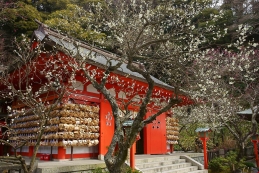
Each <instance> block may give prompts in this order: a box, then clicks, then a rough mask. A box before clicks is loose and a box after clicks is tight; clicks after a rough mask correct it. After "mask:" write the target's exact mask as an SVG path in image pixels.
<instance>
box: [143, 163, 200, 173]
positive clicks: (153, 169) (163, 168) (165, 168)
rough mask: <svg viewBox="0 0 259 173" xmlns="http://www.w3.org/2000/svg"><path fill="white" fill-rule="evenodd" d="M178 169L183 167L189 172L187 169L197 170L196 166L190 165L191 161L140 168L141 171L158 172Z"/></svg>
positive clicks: (146, 172) (145, 172)
mask: <svg viewBox="0 0 259 173" xmlns="http://www.w3.org/2000/svg"><path fill="white" fill-rule="evenodd" d="M179 169H184V170H185V172H189V171H194V170H198V167H197V166H191V163H186V162H184V163H177V164H172V165H165V166H157V167H150V168H144V169H140V170H141V172H143V173H158V172H167V171H174V170H179ZM175 173H176V172H175Z"/></svg>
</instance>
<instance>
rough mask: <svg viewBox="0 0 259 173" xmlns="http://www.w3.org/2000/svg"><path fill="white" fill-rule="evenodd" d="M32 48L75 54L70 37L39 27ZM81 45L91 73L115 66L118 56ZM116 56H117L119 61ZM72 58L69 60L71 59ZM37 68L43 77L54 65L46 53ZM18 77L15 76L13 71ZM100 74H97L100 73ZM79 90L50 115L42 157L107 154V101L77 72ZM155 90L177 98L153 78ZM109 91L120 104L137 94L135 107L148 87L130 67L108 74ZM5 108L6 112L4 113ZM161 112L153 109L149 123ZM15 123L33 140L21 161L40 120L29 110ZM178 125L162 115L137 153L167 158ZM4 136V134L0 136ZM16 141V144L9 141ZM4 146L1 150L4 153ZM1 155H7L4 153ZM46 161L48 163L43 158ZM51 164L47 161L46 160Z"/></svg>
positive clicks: (15, 118) (146, 133)
mask: <svg viewBox="0 0 259 173" xmlns="http://www.w3.org/2000/svg"><path fill="white" fill-rule="evenodd" d="M33 39H35V40H37V41H35V42H34V43H33V46H34V47H35V46H36V45H37V44H38V43H40V42H45V44H46V46H49V47H51V46H56V45H59V46H65V47H66V48H67V49H70V50H73V44H74V43H72V42H71V41H70V38H69V37H67V36H64V35H62V34H60V33H58V32H56V31H55V30H52V29H51V28H49V27H47V26H46V25H44V24H42V23H39V27H38V29H37V30H35V31H34V34H33ZM76 42H78V44H80V45H81V47H80V49H81V51H82V52H84V53H85V54H89V53H90V54H93V55H94V56H95V58H93V59H91V60H89V61H88V65H91V68H93V69H97V71H98V70H101V69H103V68H104V67H105V65H106V64H107V61H108V60H110V61H112V62H116V58H114V56H116V55H114V53H111V52H108V51H106V50H103V49H100V48H97V47H93V46H91V45H89V44H87V43H84V42H81V41H79V40H77V41H76ZM60 55H62V56H67V55H66V53H65V52H63V51H62V50H61V49H59V51H58V52H56V55H51V57H52V58H55V56H60ZM116 57H117V56H116ZM70 58H71V57H70ZM34 60H35V66H36V69H37V71H36V72H35V73H38V76H41V75H40V74H41V73H42V71H41V66H42V65H43V64H44V63H46V62H49V61H51V58H50V57H47V55H46V53H45V52H42V53H41V54H39V55H38V56H37V57H35V59H34ZM14 73H15V72H14ZM96 75H97V74H96ZM75 79H76V83H75V84H74V85H73V87H74V88H75V89H73V90H71V91H69V92H68V93H69V94H66V95H65V96H64V99H63V100H64V102H63V103H62V104H60V105H59V106H58V107H57V108H56V110H53V111H52V112H51V113H50V120H49V121H50V123H49V125H48V126H47V127H46V129H45V133H44V136H43V138H42V142H41V143H40V144H41V146H40V148H39V151H38V154H37V156H38V157H42V156H49V155H51V158H52V159H55V160H65V159H71V158H73V159H78V158H100V159H102V158H103V156H104V155H105V154H106V152H107V149H108V146H109V144H110V142H111V139H112V136H113V133H114V128H115V125H114V119H113V116H112V109H111V106H110V104H109V102H108V101H107V100H106V99H105V98H104V96H103V95H102V94H101V93H100V92H99V91H98V90H96V89H95V88H94V87H93V85H92V84H91V83H90V82H88V81H87V80H86V79H85V78H84V77H82V76H81V75H80V74H78V73H77V75H76V76H75ZM153 80H154V82H155V88H154V91H153V96H152V97H154V98H160V97H163V98H166V99H169V98H170V96H172V94H174V93H173V87H172V86H170V85H168V84H166V83H164V82H162V81H160V80H158V79H156V78H153ZM105 86H106V88H107V89H109V92H110V93H111V94H112V95H113V96H114V97H116V100H123V99H127V96H126V92H128V91H129V90H128V88H131V89H133V93H135V96H134V99H133V101H134V102H136V104H135V105H140V104H138V102H139V101H140V99H139V97H138V96H139V95H141V94H145V91H146V89H147V87H148V84H147V82H146V81H145V79H144V78H143V77H142V76H141V75H140V74H138V73H135V72H132V71H130V70H129V69H127V67H126V64H125V63H124V64H122V65H121V67H120V68H119V69H118V70H116V71H114V72H112V73H111V74H110V78H109V80H108V81H107V83H106V84H105ZM180 98H181V100H182V102H181V103H180V104H179V105H186V104H191V103H192V101H191V100H190V99H188V98H187V97H186V96H184V95H180ZM47 99H48V100H50V101H51V100H53V99H55V96H54V95H49V96H48V98H47ZM11 106H12V109H22V108H23V107H24V104H23V103H22V102H21V101H19V100H16V101H14V102H13V103H12V105H11ZM2 109H6V107H5V108H2ZM130 109H131V113H132V117H134V115H136V114H137V110H138V108H137V106H132V107H130ZM157 111H158V110H157V109H155V108H154V107H149V110H148V113H147V114H146V118H147V117H148V116H150V115H151V114H154V113H156V112H157ZM9 118H10V119H13V120H11V121H12V122H13V124H12V128H14V129H16V130H17V131H18V134H19V135H18V136H20V137H23V138H26V139H28V140H29V142H28V143H27V145H26V146H23V147H22V148H21V149H20V150H19V154H21V155H23V156H28V157H30V156H32V153H33V148H34V144H35V141H36V140H35V138H34V136H35V135H34V134H35V133H36V131H37V128H38V127H37V120H38V116H37V115H34V114H33V113H32V112H30V111H27V113H26V114H20V115H19V114H14V115H12V116H9ZM178 130H179V129H178V121H177V120H176V119H175V118H173V116H172V113H170V112H167V113H163V114H161V115H160V116H158V117H157V118H156V120H155V121H153V122H152V123H150V124H148V125H147V126H145V127H144V128H143V130H142V131H141V132H140V140H138V141H137V143H136V154H165V153H167V152H168V151H170V145H173V144H176V143H177V140H178V134H179V132H178ZM0 135H1V134H0ZM10 140H11V141H12V140H13V142H15V138H14V139H10ZM2 149H3V146H1V145H0V151H2ZM0 154H3V153H0ZM41 159H44V158H41ZM47 159H49V157H47Z"/></svg>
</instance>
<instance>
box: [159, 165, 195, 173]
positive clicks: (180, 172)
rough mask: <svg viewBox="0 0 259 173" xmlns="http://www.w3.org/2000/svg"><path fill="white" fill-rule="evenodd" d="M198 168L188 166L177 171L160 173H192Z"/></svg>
mask: <svg viewBox="0 0 259 173" xmlns="http://www.w3.org/2000/svg"><path fill="white" fill-rule="evenodd" d="M197 170H198V167H197V166H189V167H184V168H179V169H172V170H168V171H162V172H161V173H189V172H191V173H193V172H194V171H197Z"/></svg>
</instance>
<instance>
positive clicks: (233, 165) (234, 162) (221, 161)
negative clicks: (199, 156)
mask: <svg viewBox="0 0 259 173" xmlns="http://www.w3.org/2000/svg"><path fill="white" fill-rule="evenodd" d="M246 167H247V166H246V164H245V162H244V160H243V159H241V160H238V157H237V153H236V152H234V151H230V152H229V153H228V154H227V156H226V157H217V158H215V159H213V160H211V161H210V162H209V169H210V170H211V172H212V173H219V172H224V173H228V172H229V173H231V172H233V171H235V170H238V169H244V168H246Z"/></svg>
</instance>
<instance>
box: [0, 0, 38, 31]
mask: <svg viewBox="0 0 259 173" xmlns="http://www.w3.org/2000/svg"><path fill="white" fill-rule="evenodd" d="M35 19H38V20H42V16H41V14H40V13H39V12H38V11H37V9H35V8H34V7H33V6H31V5H29V4H25V3H23V2H17V4H16V6H15V8H5V9H3V10H2V11H1V12H0V24H1V26H2V28H3V29H4V30H5V31H6V32H8V33H11V34H12V35H13V36H19V35H21V34H25V35H28V36H29V35H30V36H31V34H32V31H33V30H35V29H36V28H37V27H38V26H37V24H36V23H35V21H34V20H35Z"/></svg>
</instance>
